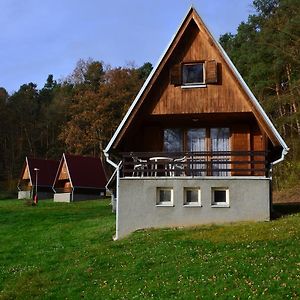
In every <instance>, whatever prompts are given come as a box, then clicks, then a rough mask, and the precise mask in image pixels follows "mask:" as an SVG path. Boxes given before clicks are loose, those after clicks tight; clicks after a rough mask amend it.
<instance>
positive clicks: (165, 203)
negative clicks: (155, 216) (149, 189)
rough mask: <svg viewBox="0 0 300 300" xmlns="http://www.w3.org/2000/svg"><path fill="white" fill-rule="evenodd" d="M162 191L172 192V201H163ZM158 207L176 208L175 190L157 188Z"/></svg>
mask: <svg viewBox="0 0 300 300" xmlns="http://www.w3.org/2000/svg"><path fill="white" fill-rule="evenodd" d="M160 191H170V192H171V201H161V199H160ZM156 206H158V207H174V189H173V188H172V187H157V188H156Z"/></svg>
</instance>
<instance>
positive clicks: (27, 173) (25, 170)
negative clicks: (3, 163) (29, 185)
mask: <svg viewBox="0 0 300 300" xmlns="http://www.w3.org/2000/svg"><path fill="white" fill-rule="evenodd" d="M21 179H22V180H30V176H29V167H28V164H27V163H26V167H25V169H24V172H23V174H22V177H21Z"/></svg>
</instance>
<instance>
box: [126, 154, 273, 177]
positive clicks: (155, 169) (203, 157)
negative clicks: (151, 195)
mask: <svg viewBox="0 0 300 300" xmlns="http://www.w3.org/2000/svg"><path fill="white" fill-rule="evenodd" d="M122 156H123V164H122V166H123V167H122V172H121V176H122V177H160V176H167V177H169V176H192V177H194V176H268V172H269V164H268V161H267V152H265V151H218V152H211V151H202V152H127V153H122Z"/></svg>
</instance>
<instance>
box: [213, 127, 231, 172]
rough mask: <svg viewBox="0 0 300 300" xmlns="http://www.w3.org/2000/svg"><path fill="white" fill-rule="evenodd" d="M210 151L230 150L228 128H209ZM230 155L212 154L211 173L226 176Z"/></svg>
mask: <svg viewBox="0 0 300 300" xmlns="http://www.w3.org/2000/svg"><path fill="white" fill-rule="evenodd" d="M210 138H211V151H213V152H229V151H230V130H229V128H211V129H210ZM229 161H230V157H229V156H227V155H220V156H214V157H213V159H212V175H213V176H228V175H229V174H230V172H229V171H228V169H230V164H229Z"/></svg>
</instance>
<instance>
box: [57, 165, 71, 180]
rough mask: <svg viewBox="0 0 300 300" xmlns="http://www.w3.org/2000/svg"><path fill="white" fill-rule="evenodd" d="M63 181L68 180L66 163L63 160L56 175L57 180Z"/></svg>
mask: <svg viewBox="0 0 300 300" xmlns="http://www.w3.org/2000/svg"><path fill="white" fill-rule="evenodd" d="M65 179H69V173H68V168H67V164H66V161H65V160H64V162H63V164H62V167H61V169H60V172H59V175H58V180H65Z"/></svg>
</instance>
